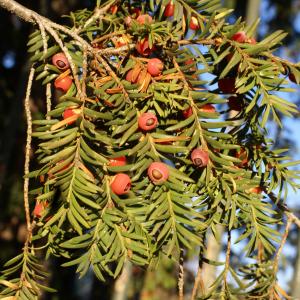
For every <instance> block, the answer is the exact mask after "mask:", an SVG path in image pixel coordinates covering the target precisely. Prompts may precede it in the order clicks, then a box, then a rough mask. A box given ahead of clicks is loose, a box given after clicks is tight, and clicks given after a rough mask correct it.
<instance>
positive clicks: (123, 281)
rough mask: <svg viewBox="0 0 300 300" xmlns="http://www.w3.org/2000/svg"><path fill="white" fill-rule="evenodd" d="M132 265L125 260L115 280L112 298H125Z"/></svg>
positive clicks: (120, 299)
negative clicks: (120, 272)
mask: <svg viewBox="0 0 300 300" xmlns="http://www.w3.org/2000/svg"><path fill="white" fill-rule="evenodd" d="M131 270H132V265H131V263H130V262H129V261H126V262H125V265H124V268H123V271H122V274H121V275H120V277H119V278H118V279H117V280H116V282H115V286H114V292H113V297H112V300H126V299H127V289H128V284H129V283H130V280H131Z"/></svg>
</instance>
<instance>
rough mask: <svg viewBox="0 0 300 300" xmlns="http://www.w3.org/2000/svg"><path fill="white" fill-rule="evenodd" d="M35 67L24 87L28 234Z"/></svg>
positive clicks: (25, 202) (28, 228) (25, 180)
mask: <svg viewBox="0 0 300 300" xmlns="http://www.w3.org/2000/svg"><path fill="white" fill-rule="evenodd" d="M34 73H35V69H34V67H31V69H30V73H29V78H28V84H27V89H26V97H25V101H24V106H25V114H26V121H27V138H26V148H25V149H26V150H25V163H24V175H25V179H24V207H25V214H26V223H27V231H28V236H31V231H32V227H31V220H30V207H29V196H28V193H29V178H28V177H27V175H28V174H29V164H30V152H31V136H32V117H31V111H30V94H31V87H32V81H33V77H34Z"/></svg>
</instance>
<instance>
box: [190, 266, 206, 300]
mask: <svg viewBox="0 0 300 300" xmlns="http://www.w3.org/2000/svg"><path fill="white" fill-rule="evenodd" d="M199 287H200V288H201V291H202V294H205V287H204V282H203V278H202V267H201V266H199V267H198V271H197V275H196V278H195V282H194V286H193V291H192V296H191V300H195V299H196V297H197V292H198V289H199Z"/></svg>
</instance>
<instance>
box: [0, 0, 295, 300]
mask: <svg viewBox="0 0 300 300" xmlns="http://www.w3.org/2000/svg"><path fill="white" fill-rule="evenodd" d="M113 2H114V1H106V2H105V3H103V4H101V5H100V7H102V5H103V6H104V4H107V3H111V4H112V5H113ZM168 2H169V1H165V0H163V1H160V0H159V1H154V0H150V1H145V2H143V3H142V4H141V10H142V12H143V13H151V14H152V15H153V19H154V20H155V21H154V22H153V23H151V24H150V23H146V24H142V25H141V24H139V23H138V22H137V21H136V20H135V19H134V17H135V14H134V12H133V8H137V7H138V6H139V4H140V1H130V2H129V1H123V2H122V3H121V4H119V5H118V11H117V13H116V14H114V13H111V12H110V11H108V12H107V13H105V14H104V16H100V17H95V18H94V15H93V12H90V11H87V10H82V11H78V12H75V13H71V15H70V17H69V18H70V20H71V22H72V27H70V30H71V32H73V33H74V32H76V34H78V36H75V37H74V36H72V35H69V34H68V32H66V31H62V30H57V32H56V33H57V35H58V37H56V36H54V35H53V33H52V32H51V31H47V28H46V37H45V38H43V34H42V33H41V32H40V31H39V30H37V31H35V32H34V33H33V34H32V35H31V36H30V40H29V42H28V46H29V50H28V51H29V52H30V53H31V54H32V56H31V61H32V62H33V63H34V66H35V67H36V72H37V74H38V75H37V76H36V79H37V80H39V84H42V85H46V84H48V83H51V84H52V83H53V82H54V80H55V79H57V78H61V77H62V76H68V75H69V74H70V71H66V72H67V73H63V74H61V73H62V72H61V71H60V70H59V69H58V68H57V67H55V66H54V65H52V63H51V57H52V56H53V55H54V54H55V53H57V52H60V51H62V50H63V51H66V54H67V55H69V57H70V58H71V59H72V60H71V61H70V63H71V67H72V68H71V71H72V72H73V73H72V74H71V76H72V78H73V84H72V86H71V87H70V89H69V90H68V91H67V92H66V93H65V94H63V95H61V96H59V97H57V99H55V98H54V97H53V99H52V101H53V103H55V107H54V108H53V109H52V110H51V111H48V112H47V114H46V115H45V119H43V120H34V121H33V125H34V133H33V137H35V138H37V139H38V140H39V141H40V143H39V148H38V150H37V151H36V159H37V160H38V162H39V163H40V168H39V169H38V170H35V171H33V172H31V173H30V174H29V177H30V178H31V179H32V180H36V179H38V178H40V183H41V186H40V187H39V188H35V189H33V190H32V191H31V192H30V195H31V196H32V198H33V199H35V200H36V201H38V202H41V203H44V205H45V207H47V210H45V211H44V213H43V215H42V217H41V218H36V219H37V220H36V221H37V229H36V230H35V236H34V240H41V242H43V243H45V248H46V253H47V257H48V256H51V255H55V256H62V257H64V258H65V259H66V262H65V263H64V266H73V265H76V266H77V272H78V273H79V274H80V276H84V275H85V274H86V272H87V271H88V269H89V268H90V267H91V268H92V269H93V271H94V273H95V275H96V276H97V277H98V278H99V279H100V280H105V277H106V276H107V275H110V276H113V277H114V278H116V277H117V276H118V275H119V274H120V272H121V271H122V267H123V265H124V262H125V261H126V260H130V261H131V262H132V263H133V264H135V265H139V266H147V265H149V264H159V263H160V260H161V259H162V258H163V257H164V256H168V257H171V258H172V259H174V260H175V261H178V259H179V255H180V253H181V251H182V249H193V248H194V247H197V249H200V256H199V260H200V264H202V263H209V264H214V263H216V262H212V261H209V260H208V259H207V258H206V257H205V256H206V246H205V237H206V232H207V230H209V229H211V230H212V231H213V232H215V230H216V229H215V228H216V225H217V224H219V225H221V226H223V227H224V228H226V230H227V231H228V235H229V236H230V234H231V232H233V231H237V232H239V234H240V237H239V238H238V239H237V240H236V241H234V242H235V243H236V244H237V243H240V242H243V243H244V244H245V248H244V251H245V255H246V256H247V257H250V258H252V259H256V260H258V262H257V264H252V265H249V266H241V267H242V268H241V271H240V272H238V271H237V270H234V269H233V268H232V267H231V266H230V255H231V251H230V247H229V248H228V253H227V254H228V255H227V259H226V262H224V263H221V265H223V267H224V268H223V271H222V272H221V273H220V275H219V276H218V278H217V279H216V281H215V283H214V284H213V285H212V287H211V289H210V291H209V292H208V294H207V295H206V296H205V295H203V297H202V298H201V299H216V298H217V299H238V298H237V297H239V295H241V294H243V293H246V292H245V291H247V293H248V292H249V293H248V294H249V295H254V296H259V297H260V298H261V299H269V295H271V294H270V293H271V289H273V288H274V282H276V274H274V273H273V269H272V263H271V261H270V259H271V258H272V256H273V255H274V253H275V252H276V249H278V244H280V240H281V239H280V235H281V234H280V230H278V228H280V227H282V225H283V223H284V218H283V214H282V210H281V208H280V206H277V204H278V203H279V202H283V201H285V199H286V196H287V191H288V188H289V186H291V187H293V188H295V189H297V188H298V184H296V183H295V182H294V179H298V178H299V175H298V171H295V170H294V169H288V168H290V167H293V166H294V165H296V164H298V162H290V158H289V157H288V156H285V155H284V154H283V153H284V152H285V151H286V150H285V149H274V147H273V141H272V140H270V139H268V137H267V134H268V131H267V124H268V122H269V120H270V118H271V117H272V119H273V120H274V121H275V122H277V123H278V124H281V121H280V115H281V114H283V115H286V116H292V115H293V114H294V113H297V112H298V110H297V107H296V106H295V105H294V104H293V103H290V102H288V101H287V100H285V99H283V98H281V96H279V95H278V93H277V92H291V89H290V88H289V87H288V81H287V80H286V78H285V77H286V73H287V72H291V73H292V74H293V75H294V76H295V80H296V81H297V82H298V81H299V74H300V73H299V66H298V65H293V64H291V63H289V62H287V61H285V60H282V59H280V58H278V57H276V56H274V55H273V54H272V53H273V52H274V51H275V50H276V49H278V47H279V46H280V43H281V41H282V40H283V38H284V37H285V36H286V35H285V33H283V32H281V31H278V32H275V33H273V34H272V35H270V36H269V37H266V38H265V39H264V40H262V41H260V42H258V43H255V44H254V43H251V42H250V40H248V41H246V42H245V43H239V42H237V41H235V40H234V39H232V37H233V35H234V34H235V33H237V32H240V31H245V33H246V35H247V37H248V39H250V38H251V36H252V35H253V32H254V31H255V28H256V26H257V24H253V25H252V26H248V27H247V26H245V24H244V23H243V22H241V20H238V21H237V22H236V23H235V24H228V23H227V22H226V19H225V18H226V16H227V15H228V14H229V13H230V11H229V10H225V9H222V8H220V6H219V1H209V0H201V1H194V0H193V1H192V0H190V1H183V0H175V1H174V3H175V13H174V18H171V19H166V18H165V17H164V9H165V6H166V4H167V3H168ZM96 14H97V11H96ZM129 15H131V18H132V20H131V26H127V25H126V23H125V21H124V20H126V17H128V16H129ZM192 17H195V18H196V19H197V20H198V23H199V30H196V31H191V30H189V23H190V20H191V18H192ZM77 37H80V38H81V39H78V38H77ZM82 39H83V40H84V41H86V42H87V43H88V45H89V47H87V44H83V43H82ZM145 39H147V40H148V43H149V48H150V49H151V48H153V46H155V48H154V50H153V56H155V57H159V58H160V59H161V60H162V61H163V63H164V69H163V72H162V74H161V75H159V76H157V77H151V75H150V74H149V73H148V72H147V62H148V58H146V57H142V56H141V55H140V54H138V52H137V51H136V49H135V45H136V44H137V43H142V42H144V41H145ZM59 41H61V42H62V45H64V47H65V48H64V49H61V50H60V47H59V45H58V44H59V43H58V42H59ZM124 41H125V42H124ZM45 43H46V45H47V48H46V49H45ZM120 44H124V45H120ZM199 45H202V46H201V47H199ZM74 71H75V73H74ZM129 71H133V72H135V73H136V74H139V76H138V82H137V83H135V82H129V81H127V80H126V75H127V74H128V72H129ZM205 74H211V75H213V76H214V79H212V80H207V79H206V78H207V76H204V75H205ZM58 76H59V77H58ZM223 79H226V80H227V79H230V80H232V81H233V87H231V91H230V92H229V93H227V92H224V89H222V88H221V80H223ZM215 83H218V84H219V88H218V87H216V86H215V85H214V84H215ZM228 94H236V95H237V101H239V104H240V105H241V109H240V110H239V111H236V112H235V114H234V116H233V114H232V113H230V114H229V116H228V112H229V109H228V108H227V102H228V99H227V98H228ZM281 94H282V93H281ZM281 94H280V95H281ZM208 104H209V105H213V107H215V108H216V111H214V112H211V111H207V105H208ZM210 107H211V106H210ZM66 109H73V110H74V111H75V117H74V116H73V117H69V118H68V119H64V118H63V117H62V114H63V112H64V111H65V110H66ZM187 109H190V110H191V114H190V116H188V117H187V118H184V112H185V111H186V110H187ZM149 111H151V112H153V113H154V114H155V115H156V116H157V118H158V123H159V124H158V126H157V128H156V129H155V130H153V131H150V132H143V131H141V130H140V129H139V127H138V118H139V116H140V115H141V114H142V113H144V112H149ZM195 148H202V149H203V150H205V151H207V152H208V154H209V163H208V165H207V166H206V167H204V168H199V167H197V166H195V165H194V164H193V161H192V159H191V151H192V150H193V149H195ZM242 152H244V155H246V159H245V160H244V158H242V155H241V153H242ZM121 156H126V159H127V163H126V164H125V165H121V166H111V165H110V160H111V159H113V158H117V157H121ZM156 161H163V162H167V163H169V164H170V165H169V166H168V169H169V172H170V176H169V178H168V180H167V181H166V182H164V183H163V184H161V185H156V184H154V183H153V182H151V180H150V179H149V177H148V176H147V169H148V167H149V165H150V164H151V163H152V162H156ZM116 173H127V174H128V175H130V177H131V181H132V186H131V190H130V192H129V193H128V194H126V195H121V196H118V195H116V194H115V193H113V191H112V189H111V187H110V184H111V181H112V180H113V179H114V175H115V174H116ZM275 192H276V193H277V194H276V195H275V201H274V194H273V193H275ZM271 194H272V195H273V196H272V197H270V195H271ZM276 198H277V200H276ZM33 199H32V200H33ZM33 201H34V200H33ZM276 226H277V227H276ZM229 246H231V247H234V245H230V243H229ZM259 247H260V248H261V249H263V250H261V251H263V253H264V260H260V259H259V258H258V257H257V251H258V248H259ZM232 255H233V254H232ZM34 259H35V258H33V256H28V257H26V259H25V257H23V256H20V258H19V260H20V263H19V264H20V265H19V264H17V266H18V267H20V266H21V264H23V266H24V265H25V266H32V264H31V263H30V262H32V261H34ZM19 260H18V261H19ZM33 265H34V264H33ZM258 270H260V272H258ZM261 270H266V271H265V272H266V273H265V275H264V276H265V277H261V274H262V272H264V271H261ZM29 273H30V272H29ZM228 273H230V274H231V277H233V278H234V281H235V283H236V287H233V286H231V284H229V283H228V282H227V281H228V279H227V277H228ZM4 274H5V275H6V276H8V275H10V272H9V271H5V273H4ZM37 275H39V273H37ZM31 280H34V278H33V279H31ZM5 282H6V281H5ZM5 282H4V281H2V282H1V283H2V284H4V285H5ZM11 282H12V283H13V284H15V283H16V281H14V280H13V281H11ZM7 285H8V284H7ZM24 288H26V289H27V287H26V286H25V287H24ZM278 289H279V288H278ZM13 291H14V289H12V287H10V285H8V287H7V289H6V290H4V291H3V293H2V294H3V295H4V294H8V293H12V292H13ZM21 292H22V293H23V292H24V293H25V294H26V293H27V290H26V292H25V291H23V290H21ZM29 292H30V293H31V295H32V296H30V297H29V296H28V298H29V299H34V297H35V296H36V294H35V292H36V291H35V288H34V286H32V288H31V289H30V291H29ZM272 292H273V290H272ZM279 293H280V291H279ZM282 295H284V294H282ZM23 298H24V299H27V298H26V297H25V296H24V297H23ZM23 298H22V299H23Z"/></svg>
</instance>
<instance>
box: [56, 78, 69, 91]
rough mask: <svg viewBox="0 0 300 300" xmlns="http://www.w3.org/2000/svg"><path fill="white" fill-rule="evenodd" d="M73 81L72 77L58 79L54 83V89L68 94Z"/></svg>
mask: <svg viewBox="0 0 300 300" xmlns="http://www.w3.org/2000/svg"><path fill="white" fill-rule="evenodd" d="M72 83H73V80H72V78H71V77H70V76H65V77H63V78H60V77H58V78H57V79H55V81H54V87H55V88H56V89H58V90H61V91H62V92H64V93H66V92H67V91H68V90H69V88H70V87H71V85H72Z"/></svg>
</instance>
